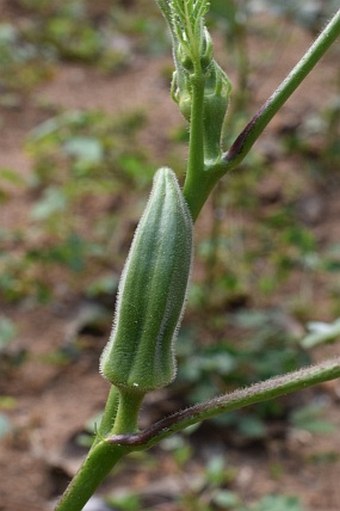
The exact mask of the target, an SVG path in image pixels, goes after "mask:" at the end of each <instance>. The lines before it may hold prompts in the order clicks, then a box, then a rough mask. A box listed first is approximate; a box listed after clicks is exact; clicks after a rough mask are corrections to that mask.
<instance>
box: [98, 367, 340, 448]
mask: <svg viewBox="0 0 340 511" xmlns="http://www.w3.org/2000/svg"><path fill="white" fill-rule="evenodd" d="M339 377H340V357H338V358H336V359H334V360H329V361H325V362H323V363H320V364H318V365H316V366H311V367H307V368H305V369H300V370H298V371H295V372H292V373H288V374H285V375H284V376H277V377H275V378H271V379H269V380H266V381H264V382H260V383H256V384H255V385H252V386H251V387H248V388H245V389H240V390H235V391H234V392H231V393H230V394H225V395H223V396H220V397H217V398H215V399H212V400H211V401H207V402H205V403H200V404H198V405H195V406H192V407H190V408H187V409H185V410H181V411H179V412H176V413H174V414H173V415H170V416H169V417H165V418H164V419H162V420H160V421H159V422H156V423H155V424H153V425H152V426H151V427H149V428H147V429H145V430H144V431H142V432H140V433H137V434H135V435H115V436H112V437H110V438H107V442H109V443H110V444H114V445H120V446H130V448H131V450H134V449H136V450H137V449H138V450H140V449H147V448H149V447H152V446H153V445H155V444H157V443H158V442H159V441H160V440H162V439H163V438H167V437H169V436H171V435H172V434H174V433H176V432H178V431H182V430H183V429H185V428H187V427H188V426H191V425H193V424H197V423H198V422H201V421H203V420H206V419H210V418H211V417H215V416H216V415H219V414H221V413H225V412H230V411H233V410H238V409H240V408H244V407H245V406H249V405H253V404H255V403H260V402H262V401H267V400H269V399H274V398H277V397H279V396H283V395H285V394H290V393H292V392H295V391H297V390H302V389H306V388H307V387H310V386H312V385H315V384H317V383H321V382H324V381H328V380H332V379H335V378H339Z"/></svg>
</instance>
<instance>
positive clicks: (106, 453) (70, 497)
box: [55, 440, 127, 511]
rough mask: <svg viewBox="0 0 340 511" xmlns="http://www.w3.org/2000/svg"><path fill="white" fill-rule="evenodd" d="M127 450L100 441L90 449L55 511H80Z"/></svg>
mask: <svg viewBox="0 0 340 511" xmlns="http://www.w3.org/2000/svg"><path fill="white" fill-rule="evenodd" d="M126 451H127V449H126V448H125V449H124V448H122V447H120V446H117V445H110V444H109V443H108V442H105V441H103V440H102V441H100V442H98V443H97V444H96V446H95V447H94V448H93V449H91V451H90V453H89V454H88V456H87V458H86V459H85V461H84V463H83V464H82V466H81V467H80V469H79V471H78V472H77V474H76V475H75V476H74V478H73V479H72V481H71V483H70V485H69V486H68V488H67V490H66V492H65V493H64V495H63V497H62V498H61V500H60V502H59V503H58V504H57V507H56V508H55V511H81V510H82V509H83V507H84V506H85V504H86V502H87V501H88V500H89V499H90V497H91V496H92V495H93V493H94V492H95V491H96V489H97V487H98V486H99V484H100V483H101V482H102V481H103V479H105V477H106V476H107V475H108V474H109V473H110V471H111V470H112V468H113V467H114V466H115V464H116V463H117V462H118V461H119V460H120V459H121V458H122V456H124V454H125V453H126Z"/></svg>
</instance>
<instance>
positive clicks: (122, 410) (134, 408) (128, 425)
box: [113, 389, 144, 435]
mask: <svg viewBox="0 0 340 511" xmlns="http://www.w3.org/2000/svg"><path fill="white" fill-rule="evenodd" d="M143 398H144V394H137V393H132V392H127V391H125V390H122V389H120V390H119V405H118V410H117V415H116V418H115V423H114V427H113V433H114V434H116V435H117V434H120V433H123V432H130V433H133V432H135V431H136V429H137V421H138V414H139V410H140V407H141V403H142V400H143Z"/></svg>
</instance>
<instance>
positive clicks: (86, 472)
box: [55, 387, 143, 511]
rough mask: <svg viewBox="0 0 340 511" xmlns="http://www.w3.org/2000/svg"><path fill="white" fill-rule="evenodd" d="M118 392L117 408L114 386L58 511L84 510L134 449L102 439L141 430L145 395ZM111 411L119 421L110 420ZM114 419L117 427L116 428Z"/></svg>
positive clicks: (56, 510) (57, 508)
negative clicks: (140, 420) (141, 409)
mask: <svg viewBox="0 0 340 511" xmlns="http://www.w3.org/2000/svg"><path fill="white" fill-rule="evenodd" d="M118 392H119V403H118V408H117V391H116V389H115V388H114V387H112V389H111V391H110V394H109V398H108V403H107V406H106V408H105V412H104V416H103V421H102V422H101V424H100V426H99V430H98V433H97V436H96V438H95V441H94V444H93V446H92V448H91V449H90V452H89V453H88V455H87V457H86V459H85V461H84V462H83V464H82V466H81V467H80V469H79V471H78V472H77V474H76V475H75V476H74V478H73V479H72V481H71V483H70V484H69V486H68V488H67V489H66V492H65V493H64V495H63V497H62V498H61V500H60V502H59V504H58V505H57V507H56V509H55V511H81V510H82V509H83V507H84V506H85V504H86V502H87V501H88V500H89V499H90V497H91V496H92V495H93V493H94V492H95V491H96V489H97V488H98V486H99V485H100V483H101V482H102V481H103V480H104V479H105V477H106V476H107V475H108V474H109V473H110V472H111V470H112V469H113V467H114V466H115V465H116V463H118V461H119V460H120V459H121V458H122V457H123V456H124V455H125V454H127V452H129V450H130V449H128V448H126V447H121V446H117V445H110V444H109V443H107V442H106V441H104V440H103V437H102V436H101V434H102V433H105V434H110V432H112V434H118V435H119V434H121V433H124V434H129V433H132V434H133V433H134V432H135V431H136V429H137V420H138V413H139V409H140V405H141V402H142V399H143V395H135V394H131V393H126V392H124V391H118ZM110 412H113V413H114V416H115V419H112V418H111V419H110V415H109V414H110ZM113 420H114V425H112V421H113ZM110 426H111V427H110Z"/></svg>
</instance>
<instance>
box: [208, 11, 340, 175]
mask: <svg viewBox="0 0 340 511" xmlns="http://www.w3.org/2000/svg"><path fill="white" fill-rule="evenodd" d="M339 34H340V9H339V10H338V11H337V12H336V13H335V14H334V16H333V18H332V19H331V21H330V22H329V23H328V25H327V26H326V27H325V28H324V30H323V31H322V32H321V34H320V35H319V37H318V38H317V39H316V40H315V41H314V43H313V44H312V46H311V47H310V48H309V49H308V51H307V52H306V53H305V55H304V56H303V57H302V58H301V60H300V61H299V62H298V64H297V65H296V66H295V67H294V68H293V70H292V71H291V72H290V73H289V75H288V76H287V77H286V78H285V79H284V80H283V82H282V83H281V84H280V85H279V87H278V88H277V89H276V91H275V92H274V93H273V94H272V95H271V96H270V98H269V99H268V100H267V101H266V102H265V103H264V105H262V107H261V108H260V110H259V111H258V112H257V113H256V114H255V115H254V117H253V118H252V119H251V121H250V122H249V123H248V124H247V126H246V127H245V128H244V130H243V131H242V132H241V133H240V135H239V136H238V137H237V138H236V140H235V141H234V143H233V144H232V146H231V147H230V149H229V151H227V152H226V153H225V154H224V155H223V157H222V159H221V161H220V162H219V163H218V164H217V165H215V166H214V167H213V168H212V169H211V171H213V170H215V171H218V172H219V173H220V175H221V176H222V175H223V174H224V173H225V172H227V171H228V170H230V169H232V168H235V167H236V166H237V165H239V164H240V163H241V162H242V161H243V159H244V158H245V156H246V155H247V154H248V152H249V151H250V149H251V148H252V146H253V145H254V143H255V142H256V140H257V139H258V138H259V136H260V135H261V133H262V132H263V130H264V129H265V128H266V126H267V124H268V123H269V122H270V121H271V119H272V118H273V117H274V115H275V114H276V113H277V112H278V111H279V110H280V108H281V107H282V106H283V105H284V104H285V102H286V101H287V99H288V98H289V97H290V96H291V95H292V94H293V92H294V91H295V90H296V89H297V87H298V86H299V85H300V84H301V82H302V81H303V80H304V79H305V78H306V76H307V75H308V74H309V73H310V71H311V70H312V69H313V68H314V66H315V65H316V64H317V63H318V62H319V60H320V59H321V57H322V56H323V55H324V54H325V53H326V51H327V50H328V48H329V47H330V46H331V45H332V44H333V43H334V41H335V40H336V39H337V37H338V36H339Z"/></svg>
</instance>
